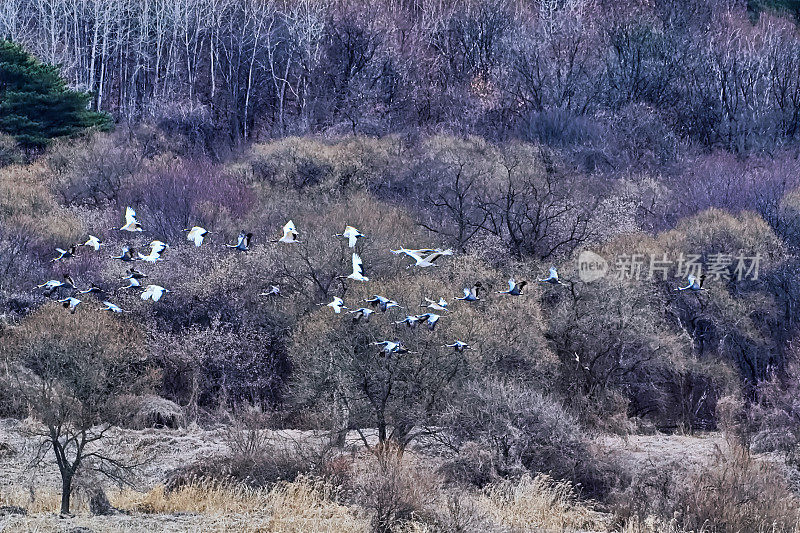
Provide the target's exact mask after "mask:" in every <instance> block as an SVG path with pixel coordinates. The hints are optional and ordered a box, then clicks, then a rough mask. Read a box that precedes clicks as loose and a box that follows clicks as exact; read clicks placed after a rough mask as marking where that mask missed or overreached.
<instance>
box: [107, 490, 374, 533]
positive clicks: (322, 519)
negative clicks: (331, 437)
mask: <svg viewBox="0 0 800 533" xmlns="http://www.w3.org/2000/svg"><path fill="white" fill-rule="evenodd" d="M334 496H335V492H334V489H333V488H332V487H331V486H330V485H329V484H326V483H324V482H322V481H317V480H313V479H310V478H300V479H298V480H296V481H295V482H292V483H279V484H278V485H276V486H275V487H273V488H272V489H269V490H268V489H255V488H248V487H245V486H243V485H231V484H225V483H218V482H212V481H202V480H198V481H197V482H195V483H192V484H189V485H184V486H182V487H180V488H179V489H177V490H175V491H173V492H166V491H165V489H164V486H163V485H159V486H157V487H155V488H154V489H152V490H151V491H150V492H148V493H147V494H144V495H142V494H141V493H137V492H133V491H123V492H120V493H117V494H114V495H111V498H110V499H111V502H112V503H113V504H114V505H115V506H116V507H119V508H123V509H134V510H136V511H139V512H142V513H148V514H154V513H155V514H170V513H186V512H189V513H200V514H203V515H205V516H212V517H216V518H218V519H222V518H223V517H225V516H228V517H231V516H236V515H248V516H249V517H250V518H251V521H252V522H253V523H258V524H261V525H260V526H259V528H263V529H262V530H263V531H366V530H367V522H365V521H363V520H361V519H359V518H358V517H357V516H356V515H355V514H354V513H353V512H352V511H351V510H350V509H348V508H347V507H345V506H343V505H340V504H338V503H336V502H335V501H334Z"/></svg>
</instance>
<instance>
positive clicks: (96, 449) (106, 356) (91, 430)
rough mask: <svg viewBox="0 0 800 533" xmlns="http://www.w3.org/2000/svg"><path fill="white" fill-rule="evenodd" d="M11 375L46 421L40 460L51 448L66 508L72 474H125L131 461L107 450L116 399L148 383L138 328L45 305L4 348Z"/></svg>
mask: <svg viewBox="0 0 800 533" xmlns="http://www.w3.org/2000/svg"><path fill="white" fill-rule="evenodd" d="M0 353H2V354H3V356H4V359H5V361H6V363H7V366H6V368H10V369H12V370H11V375H10V376H8V377H7V379H6V380H5V381H6V383H7V385H6V386H7V387H9V388H10V389H11V391H10V392H11V393H12V394H13V395H14V396H16V397H17V398H19V399H20V400H22V401H24V402H25V403H26V404H27V406H28V409H29V412H30V415H31V416H33V417H34V418H35V419H37V421H39V422H41V424H40V425H37V426H35V427H34V429H32V430H31V431H32V432H33V434H34V435H36V436H38V437H41V439H42V440H41V448H40V454H39V456H38V457H39V459H41V460H43V459H44V457H45V454H46V452H48V451H49V450H50V449H52V451H53V457H54V459H55V462H56V464H57V465H58V470H59V473H60V474H61V512H62V513H65V514H66V513H69V512H70V496H71V494H72V488H73V481H74V480H75V477H76V474H78V473H79V471H81V470H94V471H96V472H99V473H101V474H103V475H105V476H107V477H110V478H111V479H114V480H117V481H124V477H125V474H126V472H127V471H128V470H129V469H130V468H131V467H132V465H131V464H130V463H129V462H126V461H125V460H123V459H121V458H117V457H114V455H113V452H111V451H109V450H110V446H108V444H107V442H108V437H109V436H110V430H111V424H110V423H109V421H110V420H113V419H114V416H115V413H114V404H115V400H116V399H118V398H119V397H120V396H122V395H124V394H131V393H136V392H139V391H141V390H142V388H143V383H144V381H145V380H144V379H143V378H144V377H145V374H144V371H145V366H144V364H143V359H142V356H141V350H140V348H139V342H138V337H137V335H136V331H135V329H134V328H133V327H131V326H129V325H127V324H125V323H124V321H121V320H118V319H117V317H114V316H106V315H99V314H97V313H93V312H92V313H90V312H89V311H87V310H84V312H83V313H82V312H80V310H79V312H78V313H76V314H74V315H72V314H69V313H66V312H64V311H63V310H62V309H60V308H55V307H47V308H45V309H43V310H41V311H39V312H37V313H35V314H34V315H32V316H31V317H30V318H28V319H27V320H26V321H25V322H24V323H23V324H22V325H21V326H19V327H18V328H16V329H15V330H14V331H13V332H12V333H11V334H9V335H8V340H7V342H5V343H4V344H3V346H2V348H0Z"/></svg>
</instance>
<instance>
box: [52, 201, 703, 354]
mask: <svg viewBox="0 0 800 533" xmlns="http://www.w3.org/2000/svg"><path fill="white" fill-rule="evenodd" d="M114 229H118V230H119V231H125V232H132V233H135V232H141V231H142V225H141V223H140V222H139V220H138V219H137V218H136V211H135V210H134V209H133V208H131V207H127V208H126V209H125V223H124V224H123V225H122V227H120V228H114ZM183 231H185V232H186V239H187V240H188V241H190V242H192V243H194V245H195V246H197V247H199V246H202V244H203V241H204V239H205V237H206V236H207V235H208V234H209V233H210V232H209V231H208V230H206V229H205V228H202V227H200V226H194V227H192V228H190V229H185V230H183ZM299 236H300V233H299V232H298V231H297V228H296V227H295V225H294V222H292V221H291V220H290V221H289V222H287V223H286V224H285V225H284V226H283V235H282V236H281V237H280V238H279V239H276V240H274V241H271V242H276V243H284V244H296V243H300V242H302V241H300V240H298V237H299ZM334 236H335V237H343V238H344V239H347V242H348V245H349V247H350V248H355V247H356V244H357V242H358V239H360V238H362V237H364V234H363V233H361V232H360V231H358V230H357V229H356V228H354V227H353V226H347V227H345V230H344V232H342V233H337V234H335V235H334ZM252 238H253V234H252V233H247V232H245V231H244V230H243V231H242V232H241V233H240V234H239V237H238V239H237V241H236V243H235V244H227V243H226V244H225V246H226V247H228V248H231V249H234V250H237V251H240V252H246V251H248V250H250V241H251V240H252ZM102 246H104V243H103V241H102V240H100V239H99V238H98V237H96V236H94V235H89V236H88V238H87V240H86V242H83V243H80V244H73V245H72V246H70V247H69V248H68V249H66V250H65V249H62V248H56V251H57V252H58V255H57V256H56V257H55V258H53V259H52V261H51V262H57V261H63V260H66V259H69V258H71V257H74V256H75V254H76V253H77V250H78V247H87V248H91V249H93V250H94V251H95V252H98V251H99V250H100V248H101V247H102ZM149 246H150V250H149V252H148V253H147V254H143V253H141V252H138V253H137V252H136V251H135V250H134V248H133V247H132V246H130V245H128V244H125V245H123V246H122V249H121V251H120V254H119V255H112V256H110V257H111V258H112V259H117V260H119V261H123V262H126V263H133V262H135V261H144V262H147V263H157V262H158V261H161V260H162V259H163V258H162V255H163V254H164V252H165V251H166V250H167V249H168V248H169V245H168V244H167V243H165V242H163V241H160V240H154V241H152V242H150V245H149ZM391 252H392V253H393V254H396V255H406V256H407V257H409V258H411V259H413V260H414V263H412V264H410V265H408V267H407V268H411V267H420V268H427V267H432V266H436V265H435V262H436V261H437V260H438V259H439V258H441V257H444V256H449V255H453V251H452V250H450V249H447V250H442V249H440V248H421V249H409V248H399V249H397V250H391ZM352 267H353V270H352V272H351V273H350V274H348V275H347V276H338V277H339V278H341V279H352V280H355V281H361V282H366V281H369V278H368V277H367V276H365V275H364V262H363V261H362V260H361V256H360V255H359V254H358V253H356V252H355V251H353V254H352ZM147 277H148V276H147V275H146V274H144V273H142V272H141V271H139V270H137V269H136V268H133V267H130V268H128V270H127V271H126V275H125V276H123V277H122V279H123V280H124V281H127V282H128V284H127V285H124V286H122V287H120V289H121V290H129V289H133V290H136V289H142V292H141V293H140V297H141V299H142V300H145V301H147V300H152V301H153V302H157V301H159V300H160V299H161V298H162V297H163V296H164V295H165V294H167V293H169V292H170V291H169V289H166V288H164V287H162V286H161V285H156V284H148V285H146V286H143V280H144V279H145V278H147ZM704 279H705V276H704V275H703V276H700V277H699V278H696V277H695V276H693V275H689V276H688V281H689V284H688V285H687V286H685V287H679V288H677V289H676V290H679V291H684V290H691V291H702V290H706V289H705V288H704V287H703V281H704ZM537 281H538V282H539V283H549V284H551V285H567V283H564V282H563V281H562V280H561V279H559V276H558V271H557V270H556V268H555V267H550V270H549V273H548V275H547V276H546V277H544V278H542V279H537ZM527 283H528V282H527V281H519V282H518V281H516V280H515V279H514V278H511V279H509V280H508V289H507V290H504V291H497V293H498V294H506V295H510V296H521V295H522V291H523V289H524V288H525V286H526V285H527ZM37 288H39V289H43V290H44V294H45V296H47V297H52V296H53V295H54V294H57V291H60V290H61V289H64V290H67V291H72V294H71V296H67V297H66V298H62V299H58V300H57V301H58V302H59V303H61V304H62V305H63V306H64V308H66V309H68V310H69V311H70V312H71V313H75V311H76V309H77V308H78V306H79V305H80V304H81V303H83V300H81V299H80V298H78V296H81V295H85V294H92V295H94V296H98V297H100V298H101V301H102V304H103V307H102V308H101V309H102V310H104V311H110V312H112V313H125V312H127V311H125V310H124V309H122V308H121V307H119V306H118V305H116V304H115V303H113V302H111V301H109V300H107V299H103V296H104V295H105V291H104V290H103V288H101V287H100V286H98V285H95V284H94V283H92V284H90V286H89V287H87V288H86V289H83V290H81V289H78V287H77V285H76V284H75V282H74V281H73V280H72V278H71V277H70V276H69V275H65V276H64V278H63V280H62V281H59V280H54V279H52V280H49V281H47V282H45V283H42V284H41V285H37ZM482 290H483V286H482V284H481V282H480V281H476V282H475V283H474V284H473V285H472V287H465V288H464V295H463V296H459V297H456V300H461V301H464V302H477V301H479V300H480V299H481V298H480V296H479V294H480V292H481V291H482ZM259 296H282V295H281V290H280V286H278V285H272V286H271V288H270V290H269V291H266V292H263V293H261V294H260V295H259ZM364 301H365V302H366V303H367V304H368V305H369V306H370V307H372V309H371V308H370V307H359V308H357V309H353V310H349V308H348V307H347V306H346V305H345V303H344V300H342V298H340V297H338V296H335V297H334V298H333V301H331V302H330V303H327V304H319V305H324V306H327V307H330V308H331V309H332V310H333V312H334V313H336V314H341V313H342V311H343V310H345V309H347V310H348V313H349V314H350V315H352V320H353V322H359V321H364V322H369V320H370V316H371V315H372V314H373V313H374V312H375V311H376V310H380V311H381V312H382V313H385V312H386V311H388V310H390V309H393V308H397V309H401V308H402V307H401V306H400V304H399V303H398V302H396V301H395V300H392V299H390V298H386V297H384V296H380V295H377V294H376V295H374V296H372V298H367V299H366V300H364ZM420 306H421V307H425V308H427V309H428V311H427V312H425V313H420V314H412V315H407V316H406V317H405V318H404V319H403V320H399V321H396V322H395V324H405V325H406V326H407V327H408V328H411V329H414V328H416V327H417V326H420V325H422V324H425V325H426V326H427V328H428V329H429V330H431V331H433V330H434V329H435V328H436V326H437V324H438V323H439V320H440V319H441V318H442V316H443V315H442V314H440V313H444V312H448V311H449V310H450V308H449V304H448V302H447V301H446V300H445V299H444V298H440V299H439V300H438V301H436V300H432V299H429V298H425V303H423V304H420ZM373 345H375V346H380V347H381V348H380V351H381V353H382V354H384V355H389V354H392V353H396V354H403V353H413V352H410V351H409V350H408V349H407V348H406V347H404V346H403V344H402V342H401V341H399V340H394V341H390V340H385V341H381V342H374V343H373ZM443 346H445V347H448V348H452V349H453V350H455V351H457V352H463V351H464V350H469V349H471V346H470V345H469V344H468V343H466V342H463V341H460V340H456V341H454V342H453V343H451V344H445V345H443Z"/></svg>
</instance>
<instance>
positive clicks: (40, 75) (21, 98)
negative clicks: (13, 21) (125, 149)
mask: <svg viewBox="0 0 800 533" xmlns="http://www.w3.org/2000/svg"><path fill="white" fill-rule="evenodd" d="M89 98H90V96H89V94H87V93H83V92H79V91H74V90H72V89H69V88H68V87H67V84H66V81H65V80H64V79H63V78H61V76H60V75H59V73H58V68H57V67H55V66H53V65H47V64H44V63H42V62H41V61H39V60H37V59H36V58H35V57H33V56H32V55H31V54H29V53H27V52H26V51H25V50H24V49H23V48H22V47H21V46H20V45H19V44H17V43H14V42H12V41H10V40H0V132H4V133H7V134H9V135H11V136H12V137H14V138H15V139H16V141H17V142H18V143H19V144H20V146H22V147H23V148H25V149H26V150H30V149H38V148H42V147H44V146H46V145H47V144H48V143H49V142H50V140H51V139H53V138H55V137H63V136H66V135H74V134H76V133H80V132H81V131H83V130H85V129H86V128H90V127H98V128H100V129H106V128H108V127H109V126H110V123H111V121H110V117H109V116H108V115H107V114H106V113H98V112H94V111H89V110H88V109H87V105H88V103H89Z"/></svg>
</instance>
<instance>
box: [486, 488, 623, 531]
mask: <svg viewBox="0 0 800 533" xmlns="http://www.w3.org/2000/svg"><path fill="white" fill-rule="evenodd" d="M477 504H478V508H479V509H480V510H481V511H482V512H483V513H485V514H486V515H487V516H488V517H489V518H490V519H491V520H492V521H493V522H495V523H497V524H498V525H501V526H504V527H507V528H509V529H511V530H512V531H540V530H544V531H579V530H587V529H588V530H593V531H598V530H599V531H605V530H607V529H608V527H609V520H608V517H607V515H603V514H602V513H599V512H597V511H595V510H593V509H592V508H591V507H590V506H589V505H587V504H585V503H582V502H580V501H578V499H577V496H576V495H575V492H574V490H573V488H572V485H570V484H569V483H567V482H565V481H555V480H554V479H552V478H551V477H550V476H547V475H545V474H539V475H537V476H536V477H534V478H531V477H529V476H525V477H523V478H522V479H521V480H520V481H519V482H518V483H510V482H502V483H498V484H495V485H490V486H489V487H487V488H486V489H484V491H483V493H482V494H481V495H480V496H479V497H478V499H477Z"/></svg>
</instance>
